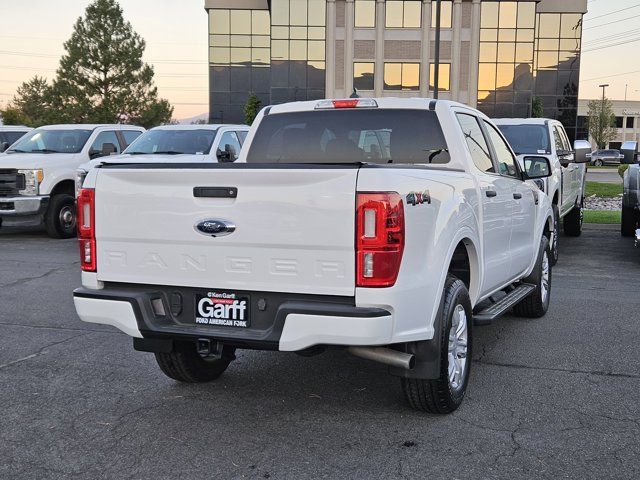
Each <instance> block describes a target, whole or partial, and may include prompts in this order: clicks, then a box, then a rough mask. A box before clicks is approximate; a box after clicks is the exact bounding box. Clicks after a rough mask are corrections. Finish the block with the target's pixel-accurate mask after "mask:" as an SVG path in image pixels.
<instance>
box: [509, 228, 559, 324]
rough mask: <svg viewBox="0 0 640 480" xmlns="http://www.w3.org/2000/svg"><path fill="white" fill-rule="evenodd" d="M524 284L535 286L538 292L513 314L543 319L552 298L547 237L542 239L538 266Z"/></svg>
mask: <svg viewBox="0 0 640 480" xmlns="http://www.w3.org/2000/svg"><path fill="white" fill-rule="evenodd" d="M523 282H524V283H531V284H533V285H535V286H536V290H535V291H534V292H533V293H532V294H531V295H529V296H528V297H527V298H525V299H524V300H523V301H522V302H520V303H519V304H518V305H516V306H515V307H514V308H513V313H515V314H516V315H518V316H521V317H528V318H540V317H543V316H544V315H545V314H546V313H547V310H548V309H549V299H550V297H551V249H550V247H549V240H548V239H547V237H545V236H543V237H542V240H541V241H540V250H539V251H538V260H537V261H536V266H535V268H534V269H533V272H531V275H529V276H528V277H527V278H525V279H524V280H523Z"/></svg>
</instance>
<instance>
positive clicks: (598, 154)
mask: <svg viewBox="0 0 640 480" xmlns="http://www.w3.org/2000/svg"><path fill="white" fill-rule="evenodd" d="M623 158H624V155H623V154H621V153H620V150H596V151H595V152H593V153H592V154H591V165H593V166H595V167H602V166H603V165H619V164H620V163H621V162H622V159H623Z"/></svg>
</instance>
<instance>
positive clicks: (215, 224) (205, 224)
mask: <svg viewBox="0 0 640 480" xmlns="http://www.w3.org/2000/svg"><path fill="white" fill-rule="evenodd" d="M194 228H195V230H196V232H198V233H201V234H202V235H206V236H208V237H224V236H225V235H231V234H232V233H233V232H235V231H236V226H235V225H234V224H233V223H231V222H230V221H228V220H220V219H217V218H212V219H206V220H202V221H201V222H198V223H196V225H195V227H194Z"/></svg>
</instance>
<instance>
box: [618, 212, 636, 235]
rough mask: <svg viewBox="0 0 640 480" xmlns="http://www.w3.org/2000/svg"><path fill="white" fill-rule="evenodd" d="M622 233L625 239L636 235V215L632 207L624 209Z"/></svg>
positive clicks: (621, 225)
mask: <svg viewBox="0 0 640 480" xmlns="http://www.w3.org/2000/svg"><path fill="white" fill-rule="evenodd" d="M620 233H621V234H622V236H623V237H633V236H634V235H635V233H636V213H635V211H634V210H633V208H631V207H622V222H621V224H620Z"/></svg>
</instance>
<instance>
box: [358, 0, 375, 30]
mask: <svg viewBox="0 0 640 480" xmlns="http://www.w3.org/2000/svg"><path fill="white" fill-rule="evenodd" d="M355 17H356V18H355V26H356V28H374V27H375V26H376V0H356V2H355Z"/></svg>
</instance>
